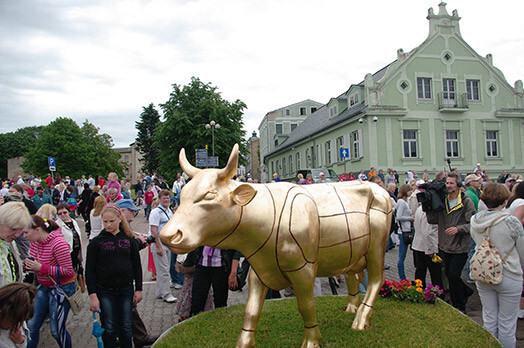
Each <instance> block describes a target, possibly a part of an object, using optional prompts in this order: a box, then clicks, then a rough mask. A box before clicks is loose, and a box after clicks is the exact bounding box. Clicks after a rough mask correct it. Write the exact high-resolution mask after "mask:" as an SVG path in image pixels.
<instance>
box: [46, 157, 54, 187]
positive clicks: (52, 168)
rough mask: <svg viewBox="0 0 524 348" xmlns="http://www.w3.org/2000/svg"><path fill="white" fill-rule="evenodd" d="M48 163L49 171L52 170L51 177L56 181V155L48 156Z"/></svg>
mask: <svg viewBox="0 0 524 348" xmlns="http://www.w3.org/2000/svg"><path fill="white" fill-rule="evenodd" d="M47 163H48V164H49V171H50V172H51V179H53V182H54V181H55V171H56V161H55V158H54V157H51V156H49V157H47Z"/></svg>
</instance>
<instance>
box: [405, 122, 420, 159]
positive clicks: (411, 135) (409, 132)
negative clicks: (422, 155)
mask: <svg viewBox="0 0 524 348" xmlns="http://www.w3.org/2000/svg"><path fill="white" fill-rule="evenodd" d="M402 135H403V142H404V158H416V157H417V131H416V130H414V129H404V130H403V131H402Z"/></svg>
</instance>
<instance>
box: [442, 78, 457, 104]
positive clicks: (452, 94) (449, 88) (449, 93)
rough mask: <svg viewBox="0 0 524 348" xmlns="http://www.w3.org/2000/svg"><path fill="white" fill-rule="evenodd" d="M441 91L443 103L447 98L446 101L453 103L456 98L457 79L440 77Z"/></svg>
mask: <svg viewBox="0 0 524 348" xmlns="http://www.w3.org/2000/svg"><path fill="white" fill-rule="evenodd" d="M442 92H443V93H442V99H443V100H444V103H446V102H445V100H448V102H447V103H450V104H453V105H455V101H456V100H457V81H456V80H455V79H446V78H444V79H442ZM451 100H453V102H451Z"/></svg>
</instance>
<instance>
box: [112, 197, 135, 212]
mask: <svg viewBox="0 0 524 348" xmlns="http://www.w3.org/2000/svg"><path fill="white" fill-rule="evenodd" d="M115 205H116V206H118V207H119V208H127V209H131V210H134V211H137V210H140V208H137V207H136V205H135V203H134V202H133V200H132V199H121V200H118V201H117V202H116V203H115Z"/></svg>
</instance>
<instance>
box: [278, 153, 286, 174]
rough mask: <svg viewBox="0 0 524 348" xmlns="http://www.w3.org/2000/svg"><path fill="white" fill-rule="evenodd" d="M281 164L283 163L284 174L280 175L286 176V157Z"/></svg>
mask: <svg viewBox="0 0 524 348" xmlns="http://www.w3.org/2000/svg"><path fill="white" fill-rule="evenodd" d="M281 163H282V173H281V174H280V175H282V176H284V175H286V174H287V171H286V158H285V157H283V158H282V160H281Z"/></svg>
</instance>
